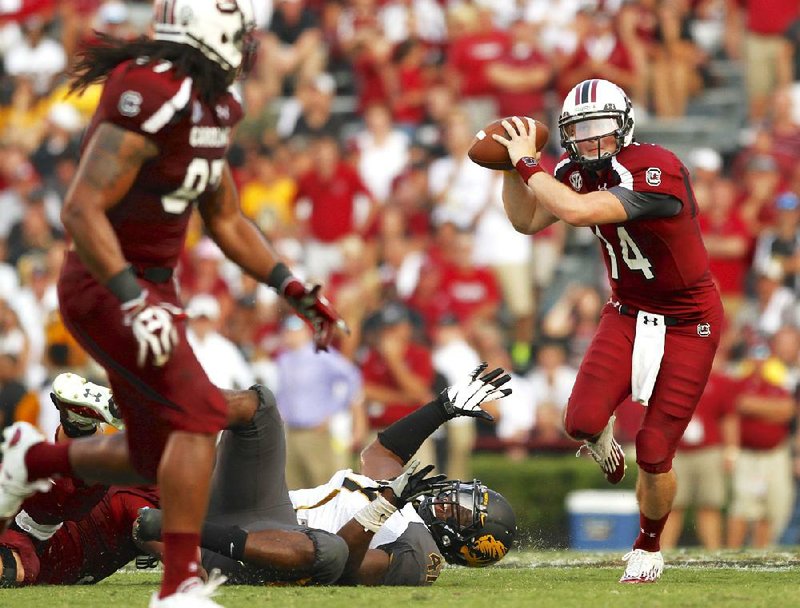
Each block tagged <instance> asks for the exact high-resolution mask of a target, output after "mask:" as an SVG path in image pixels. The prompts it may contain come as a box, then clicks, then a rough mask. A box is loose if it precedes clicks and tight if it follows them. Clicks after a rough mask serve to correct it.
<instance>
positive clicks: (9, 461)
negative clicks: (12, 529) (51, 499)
mask: <svg viewBox="0 0 800 608" xmlns="http://www.w3.org/2000/svg"><path fill="white" fill-rule="evenodd" d="M3 439H4V441H3V444H2V445H0V453H1V454H2V458H3V464H2V465H0V533H2V532H5V530H6V528H7V527H8V524H9V522H10V521H11V519H12V518H13V517H14V516H15V515H16V514H17V512H18V511H19V510H20V507H22V503H23V502H25V499H26V498H28V496H31V495H32V494H35V493H36V492H48V491H49V490H50V488H51V487H52V483H51V482H50V480H49V479H36V480H34V481H28V467H27V466H25V454H27V452H28V450H29V449H30V447H31V446H33V445H36V444H37V443H42V442H43V441H44V436H43V435H42V434H41V433H40V432H39V431H37V430H36V428H35V427H34V426H33V425H31V424H28V423H27V422H15V423H14V424H12V425H11V426H8V427H6V429H5V430H4V431H3Z"/></svg>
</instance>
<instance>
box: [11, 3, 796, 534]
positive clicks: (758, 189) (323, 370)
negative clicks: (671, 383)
mask: <svg viewBox="0 0 800 608" xmlns="http://www.w3.org/2000/svg"><path fill="white" fill-rule="evenodd" d="M254 4H255V6H256V9H257V14H258V19H259V28H260V29H259V33H258V35H259V38H260V41H261V47H260V48H261V50H260V56H259V60H258V62H257V64H256V66H255V68H254V71H253V72H252V73H251V74H250V77H249V78H248V79H247V80H246V81H244V82H242V83H241V84H240V85H239V86H240V87H241V93H242V97H243V100H244V104H245V106H246V110H247V117H246V119H245V121H244V123H243V124H242V125H241V127H240V128H239V131H238V134H237V143H236V145H235V146H234V147H233V149H232V150H231V152H230V162H231V165H232V166H233V168H234V171H235V177H236V179H237V182H238V184H239V187H240V196H241V204H242V208H243V210H244V212H245V214H247V215H248V216H249V217H250V218H252V219H253V220H254V221H255V222H256V223H257V224H258V225H259V226H260V227H261V229H262V230H263V231H264V232H265V234H267V235H268V237H269V238H270V239H271V240H272V242H273V243H274V244H275V246H276V247H277V248H278V250H279V251H280V252H281V254H282V255H283V256H285V258H286V259H287V260H289V261H290V263H291V265H292V266H293V268H294V269H295V271H296V272H297V274H299V275H302V276H304V277H305V278H306V279H307V280H309V281H315V282H321V283H322V284H323V285H324V290H325V293H326V294H327V295H328V297H329V298H330V299H331V300H332V302H333V303H334V305H335V306H336V308H337V309H338V310H339V311H340V313H341V314H342V316H343V317H344V318H345V319H346V321H347V323H348V324H349V326H350V328H351V329H352V333H351V334H350V335H349V336H346V337H343V338H342V339H341V340H340V341H339V343H338V344H337V351H336V352H332V353H330V354H328V355H324V356H323V355H320V356H317V358H316V359H315V356H314V355H312V354H311V345H310V340H309V335H308V333H307V332H306V330H305V329H304V326H303V325H302V323H298V322H296V321H293V320H292V319H291V318H290V317H287V311H286V310H284V309H283V308H282V306H281V303H280V301H279V299H278V298H277V296H276V295H275V294H274V293H272V292H271V291H270V290H269V289H268V288H266V287H264V286H261V285H257V284H255V283H254V282H253V281H252V280H250V279H249V278H248V277H244V276H241V275H240V274H239V273H238V271H237V270H236V269H235V268H233V267H232V266H231V265H229V263H227V262H226V261H225V260H224V259H223V256H222V254H221V252H220V251H219V249H218V248H217V247H216V246H215V245H214V244H213V242H211V241H210V240H209V239H207V238H206V237H204V236H203V234H202V229H201V226H200V222H199V220H198V221H197V223H196V225H195V229H194V230H193V232H192V234H191V237H190V239H189V242H188V243H187V248H186V251H185V255H184V259H183V261H182V263H181V267H180V271H179V281H180V283H181V285H182V289H183V293H184V294H185V298H186V305H187V310H188V312H189V315H190V321H189V325H190V337H191V340H192V342H193V345H194V346H195V348H196V350H197V352H198V356H199V357H200V359H201V362H202V363H203V364H204V366H205V367H206V368H207V370H208V372H209V375H210V376H211V378H212V380H214V381H215V382H216V383H217V384H219V385H221V386H223V387H247V386H249V385H250V384H252V383H253V382H255V381H262V382H265V383H267V384H268V385H269V386H270V387H276V391H277V394H278V402H279V405H280V406H281V407H282V410H283V413H284V417H285V418H286V422H287V427H288V433H289V434H290V449H291V448H292V445H294V446H306V448H305V449H302V448H296V449H293V450H292V452H293V453H294V455H293V456H292V454H290V458H292V460H291V462H290V466H291V467H294V468H293V470H292V472H291V474H292V475H294V477H292V480H293V484H294V485H296V486H309V485H315V484H317V483H319V482H320V480H325V479H327V475H328V474H329V473H330V472H331V471H333V470H335V469H336V468H339V464H340V461H341V459H342V458H345V459H346V458H348V457H349V455H350V454H351V453H352V451H353V450H356V449H358V447H359V446H362V445H364V442H365V441H367V440H368V437H369V433H371V432H375V431H376V430H378V429H380V428H382V427H383V426H385V425H387V424H388V423H390V422H391V421H393V420H395V419H397V418H399V417H400V416H402V415H403V414H404V413H406V412H408V411H409V410H410V409H413V408H414V407H416V406H417V405H418V404H421V403H424V402H425V401H427V400H429V399H431V398H432V397H433V396H434V395H435V394H436V392H437V391H438V390H441V388H442V387H443V386H446V385H447V384H448V383H451V382H453V381H455V380H456V379H458V378H459V377H461V376H463V374H464V373H466V372H467V371H468V370H470V369H471V368H473V367H474V366H475V365H476V364H477V363H478V362H479V361H481V360H485V361H488V362H489V364H490V366H504V367H507V368H509V369H513V370H514V371H515V377H514V384H513V386H514V394H513V396H512V397H510V398H508V399H506V400H504V401H503V402H502V406H498V408H497V411H496V412H495V414H496V417H497V418H498V422H497V424H496V425H492V426H490V425H485V426H482V425H481V426H479V427H476V426H475V424H474V422H473V421H472V420H471V419H464V420H465V422H463V423H461V424H460V425H459V424H452V425H451V426H450V427H449V429H448V430H447V434H446V435H445V436H442V437H437V438H436V440H435V441H434V442H433V443H432V445H431V446H429V449H430V450H431V451H430V452H429V458H434V457H438V459H439V462H440V463H441V464H442V465H443V468H444V469H445V470H446V471H447V473H448V474H449V475H450V476H452V477H461V478H469V476H470V469H469V457H470V454H471V453H472V452H473V450H474V449H475V448H476V447H477V448H478V449H494V450H504V451H506V452H507V454H508V456H509V458H511V459H520V458H525V457H526V456H527V454H529V453H530V452H531V451H536V450H565V449H566V450H568V449H572V448H574V447H575V445H574V444H573V443H572V442H571V441H569V440H568V439H567V438H566V437H564V435H563V432H562V430H561V412H562V409H563V407H564V405H565V403H566V401H567V398H568V396H569V393H570V390H571V385H572V382H573V381H574V377H575V369H576V365H578V363H579V361H580V359H581V356H582V354H583V351H584V349H585V348H586V346H587V345H588V342H589V340H590V339H591V336H592V334H593V332H594V330H595V327H596V324H597V321H598V318H599V314H600V310H601V308H602V307H603V305H604V303H605V301H606V299H607V295H608V293H607V289H608V288H607V281H606V278H605V271H604V269H603V266H602V260H601V259H600V256H599V249H598V246H597V244H596V243H595V242H594V237H593V235H592V234H591V232H590V231H588V230H583V229H571V228H569V227H565V226H563V225H558V226H554V227H552V228H550V229H548V230H547V231H546V232H544V233H541V234H538V235H536V236H535V237H529V236H523V235H520V234H517V233H515V232H514V230H513V229H512V227H511V225H510V223H509V222H508V221H507V219H506V217H505V214H504V211H503V207H502V202H501V199H500V185H501V181H502V180H500V179H499V177H500V176H499V174H495V173H493V172H490V171H487V170H485V169H482V168H480V167H478V166H476V165H474V164H472V163H471V162H470V161H469V160H468V159H467V157H466V151H467V149H468V148H469V146H470V143H471V140H472V137H473V134H474V133H475V131H476V130H477V129H478V128H480V127H481V126H482V125H483V124H485V123H486V122H488V121H489V120H490V119H493V118H495V117H497V116H504V115H512V114H525V115H529V116H533V117H536V118H538V119H539V120H542V121H544V122H546V123H548V124H551V125H554V120H555V118H557V115H558V111H559V109H560V104H561V100H562V99H563V95H564V94H565V92H566V91H567V90H569V88H571V87H572V86H573V85H574V84H575V83H577V82H579V81H581V80H583V79H586V78H606V79H609V80H612V81H614V82H616V83H618V84H619V85H621V86H622V87H623V88H624V89H626V91H627V92H628V93H629V94H630V96H631V97H632V98H633V99H634V104H635V108H636V116H637V132H638V133H639V136H640V139H642V140H645V141H648V140H649V141H654V142H656V143H661V144H663V145H666V146H667V147H670V148H672V149H673V150H674V151H676V153H678V154H679V156H681V158H682V159H683V160H684V162H685V163H686V164H687V166H688V167H689V169H690V171H691V173H692V177H693V180H694V188H695V195H696V198H697V202H698V204H699V205H700V208H701V209H702V216H701V218H700V221H701V227H702V230H703V232H704V235H705V240H706V245H707V247H708V250H709V253H710V256H711V268H712V271H713V273H714V276H715V278H716V280H717V281H718V283H719V287H720V289H721V291H722V293H723V298H724V302H725V305H726V315H727V318H726V328H725V336H724V338H723V344H722V347H721V349H720V352H719V354H718V361H717V366H716V368H717V371H716V373H715V377H714V380H713V382H712V385H710V386H712V387H715V388H714V391H711V390H709V391H708V392H709V398H708V399H707V400H706V401H709V402H710V401H713V402H714V403H713V404H712V405H708V406H707V407H705V410H706V411H705V413H702V415H701V414H698V417H697V420H696V421H693V423H692V425H690V429H691V433H690V432H689V431H688V430H687V434H686V436H685V438H684V445H683V452H685V453H686V455H687V457H688V456H693V455H697V454H701V453H709V454H711V456H710V457H709V458H711V460H707V461H703V462H704V464H703V465H702V467H703V468H705V469H707V470H711V471H713V472H715V473H716V474H717V476H718V477H719V478H721V479H722V478H724V475H726V474H728V473H731V474H732V476H733V484H732V486H733V499H732V500H733V502H732V503H731V506H730V510H729V512H730V513H732V514H733V515H734V516H739V517H740V518H741V520H742V522H744V524H748V523H755V524H756V525H755V532H754V534H753V537H752V540H753V542H755V543H757V544H758V543H762V544H766V543H769V542H772V541H773V540H775V538H776V537H777V535H778V534H779V532H780V531H781V530H783V529H784V528H786V526H787V522H788V521H789V520H790V515H791V510H792V508H793V507H792V505H793V504H794V503H793V500H794V498H793V492H792V488H793V485H794V482H793V481H792V477H793V476H795V477H796V476H800V434H798V433H797V432H796V431H795V427H796V422H797V420H796V419H797V408H796V393H797V389H798V381H799V380H800V300H798V295H799V294H800V162H798V161H799V160H800V7H799V6H798V3H797V2H796V1H795V0H761V1H756V0H472V1H469V0H273V1H270V0H255V1H254ZM150 10H151V6H150V3H149V2H120V1H118V0H109V1H105V2H101V1H100V0H69V1H66V0H65V1H56V0H0V260H2V262H0V428H2V427H3V426H4V425H6V424H8V423H10V422H11V421H13V420H20V419H21V420H28V421H31V422H33V423H35V424H37V425H38V426H40V427H41V428H42V429H44V430H45V431H47V432H50V431H52V430H53V428H54V427H55V425H57V423H58V417H57V412H56V411H55V410H54V409H53V408H52V407H50V406H49V400H48V398H47V393H48V391H49V381H50V380H51V379H52V378H53V377H54V376H55V375H56V374H57V373H59V372H60V371H62V370H63V369H64V368H69V369H72V370H75V371H78V372H79V373H83V374H84V375H89V376H92V377H96V374H97V369H96V368H94V367H93V365H92V363H91V361H88V360H87V358H86V356H85V355H84V354H83V353H81V352H80V350H79V349H78V348H77V346H76V345H75V344H74V342H73V341H72V340H71V338H70V336H69V335H68V333H67V332H66V331H65V330H64V328H63V326H62V325H61V323H60V321H59V319H58V313H57V308H58V307H57V301H56V295H55V287H54V284H55V280H56V277H57V275H58V272H59V267H60V263H61V257H62V254H63V251H64V249H65V247H66V244H65V241H64V235H63V231H62V229H61V227H60V222H59V210H60V206H61V201H62V199H63V196H64V194H65V192H66V190H67V188H68V187H69V183H70V180H71V178H72V176H73V175H74V173H75V170H76V166H77V161H78V151H79V145H80V137H81V133H82V130H83V128H84V127H85V126H86V123H87V120H88V118H89V117H90V116H91V113H92V111H93V109H94V106H95V104H96V102H97V99H98V96H99V90H97V89H90V90H88V91H87V92H86V93H84V94H83V95H82V96H80V97H76V96H70V97H68V96H66V93H65V92H66V83H67V77H66V74H67V72H68V69H69V66H70V62H71V60H72V58H73V57H74V56H75V54H76V51H77V50H78V49H79V48H80V46H81V45H82V44H86V43H90V42H91V41H92V39H93V38H94V37H95V36H96V34H95V32H105V33H108V34H111V35H114V36H120V37H133V36H137V35H140V34H146V33H147V31H146V28H147V22H148V20H149V16H150ZM714 125H716V130H714V128H715V127H714ZM551 133H553V134H555V133H557V130H556V129H553V130H551ZM559 154H560V150H559V146H558V137H557V136H555V135H553V137H552V141H551V142H550V147H549V148H548V149H547V151H546V156H547V162H549V163H550V166H553V165H554V164H555V161H556V159H557V157H558V155H559ZM323 389H324V390H323ZM712 392H713V394H711V393H712ZM331 395H332V396H333V397H332V398H331ZM636 407H638V406H632V405H631V406H630V407H625V408H623V411H622V413H621V414H620V417H619V418H620V419H619V426H620V432H621V433H622V434H623V437H624V438H625V439H626V440H628V441H632V439H633V437H632V436H631V435H630V434H628V435H627V436H625V433H626V429H628V428H630V429H635V428H636V426H637V421H636V417H637V416H640V415H641V412H640V410H637V409H636ZM292 437H293V438H294V442H292V440H291V438H292ZM312 442H313V443H312ZM309 445H314V446H315V448H314V449H313V450H311V449H308V447H307V446H309ZM322 453H326V454H327V453H329V454H330V455H329V456H326V457H325V458H321V457H320V454H322ZM309 454H310V455H311V456H313V458H308V457H307V456H308V455H309ZM434 454H436V456H434ZM793 455H794V456H793ZM304 456H305V457H304ZM682 456H683V454H682ZM687 475H688V474H687ZM683 479H684V478H683V477H682V480H683ZM687 485H689V484H687ZM694 499H697V497H692V496H688V497H684V499H682V500H684V504H689V503H690V502H692V500H694ZM699 500H701V505H700V506H701V507H703V503H702V501H703V500H704V499H702V498H700V499H699ZM710 502H711V503H713V502H714V500H711V501H710ZM717 502H719V501H718V500H717ZM679 503H680V501H679ZM726 504H727V503H726ZM679 506H680V504H679ZM721 506H723V505H722V504H716V505H715V504H711V505H710V507H709V508H711V510H712V511H714V509H716V511H717V513H718V512H719V507H721ZM795 519H797V517H795ZM764 522H766V523H764ZM736 525H738V524H735V525H732V526H731V529H732V530H735V529H738V528H736ZM759 525H761V526H762V528H759ZM764 525H766V526H767V527H766V528H765V529H763V526H764ZM797 525H798V524H797V523H796V522H795V523H793V524H792V525H791V526H790V527H789V528H788V529H787V533H786V535H785V539H788V540H787V542H795V543H796V542H798V541H800V531H799V530H798V529H797ZM740 527H741V526H740ZM765 530H766V531H765ZM792 535H794V536H792ZM734 536H735V534H734ZM744 539H745V536H744V534H742V535H741V539H739V541H738V542H739V543H741V542H743V541H744ZM703 540H705V538H703ZM717 542H719V540H717ZM732 542H734V544H735V543H736V540H735V539H734V541H732ZM710 544H711V545H713V544H714V543H713V542H711V543H710Z"/></svg>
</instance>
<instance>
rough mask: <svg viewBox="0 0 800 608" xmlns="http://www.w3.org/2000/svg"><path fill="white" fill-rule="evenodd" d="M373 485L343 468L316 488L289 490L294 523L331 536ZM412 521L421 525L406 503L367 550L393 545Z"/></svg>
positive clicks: (364, 502)
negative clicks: (329, 533) (323, 531)
mask: <svg viewBox="0 0 800 608" xmlns="http://www.w3.org/2000/svg"><path fill="white" fill-rule="evenodd" d="M376 485H377V484H376V483H375V481H374V480H373V479H370V478H369V477H366V476H364V475H358V474H357V473H353V471H352V470H351V469H344V470H342V471H337V472H336V473H334V475H333V477H331V480H330V481H329V482H328V483H326V484H323V485H321V486H317V487H316V488H308V489H304V490H292V491H290V492H289V497H290V498H291V500H292V505H293V506H294V510H295V513H296V514H297V523H298V524H300V525H302V526H309V527H311V528H319V529H322V530H326V531H327V532H331V533H334V534H335V533H336V532H338V531H339V529H340V528H341V527H342V526H344V525H345V524H346V523H347V522H348V521H350V520H351V519H353V516H354V515H355V514H356V512H358V511H359V510H360V509H361V508H362V507H365V506H366V505H367V504H369V503H370V496H369V495H370V494H374V491H372V492H369V491H368V490H365V488H374V487H376ZM412 522H416V523H421V524H423V525H424V522H423V521H422V518H421V517H420V516H419V514H417V512H416V510H415V509H414V507H413V505H410V504H408V505H406V506H405V507H403V508H402V509H400V510H399V511H397V512H396V513H395V514H394V515H392V516H391V517H390V518H389V519H388V520H386V523H385V524H383V526H382V527H381V529H380V530H378V532H377V533H376V534H375V536H374V537H373V539H372V542H370V544H369V547H370V549H374V548H376V547H380V546H381V545H385V544H387V543H391V542H394V541H395V540H397V538H398V537H399V536H400V535H401V534H402V533H403V532H405V530H406V528H407V527H408V524H410V523H412Z"/></svg>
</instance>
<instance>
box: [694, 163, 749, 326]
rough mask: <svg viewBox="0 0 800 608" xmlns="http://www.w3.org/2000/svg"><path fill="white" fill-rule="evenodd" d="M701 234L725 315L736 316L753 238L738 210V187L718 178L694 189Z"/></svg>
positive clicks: (741, 296) (702, 183)
mask: <svg viewBox="0 0 800 608" xmlns="http://www.w3.org/2000/svg"><path fill="white" fill-rule="evenodd" d="M695 196H696V197H697V203H698V205H699V206H700V211H701V213H700V215H699V219H700V230H701V231H702V233H703V240H704V241H705V244H706V249H707V250H708V257H709V264H710V268H711V274H712V275H713V276H714V280H715V281H716V283H717V287H719V291H720V295H721V296H722V301H723V303H724V305H725V311H726V314H728V315H729V316H730V317H734V316H736V312H737V311H738V310H739V307H740V306H741V304H742V299H743V297H744V278H745V276H746V275H747V270H748V268H749V266H750V261H749V258H750V249H751V246H752V242H753V241H752V237H751V235H750V230H749V229H748V227H747V224H746V223H745V222H744V220H743V219H742V217H741V215H740V214H739V210H738V209H737V208H736V206H735V202H736V186H735V185H734V183H733V182H732V181H730V180H727V179H722V178H719V179H717V180H716V181H713V182H711V183H704V182H700V183H699V184H697V186H696V187H695Z"/></svg>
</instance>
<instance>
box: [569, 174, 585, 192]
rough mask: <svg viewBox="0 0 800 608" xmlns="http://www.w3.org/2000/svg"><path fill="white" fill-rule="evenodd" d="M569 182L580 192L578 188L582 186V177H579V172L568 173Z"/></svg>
mask: <svg viewBox="0 0 800 608" xmlns="http://www.w3.org/2000/svg"><path fill="white" fill-rule="evenodd" d="M569 183H570V185H571V186H572V189H573V190H575V192H580V189H581V188H583V178H582V177H581V174H580V173H578V172H577V171H573V172H572V173H570V176H569Z"/></svg>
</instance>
